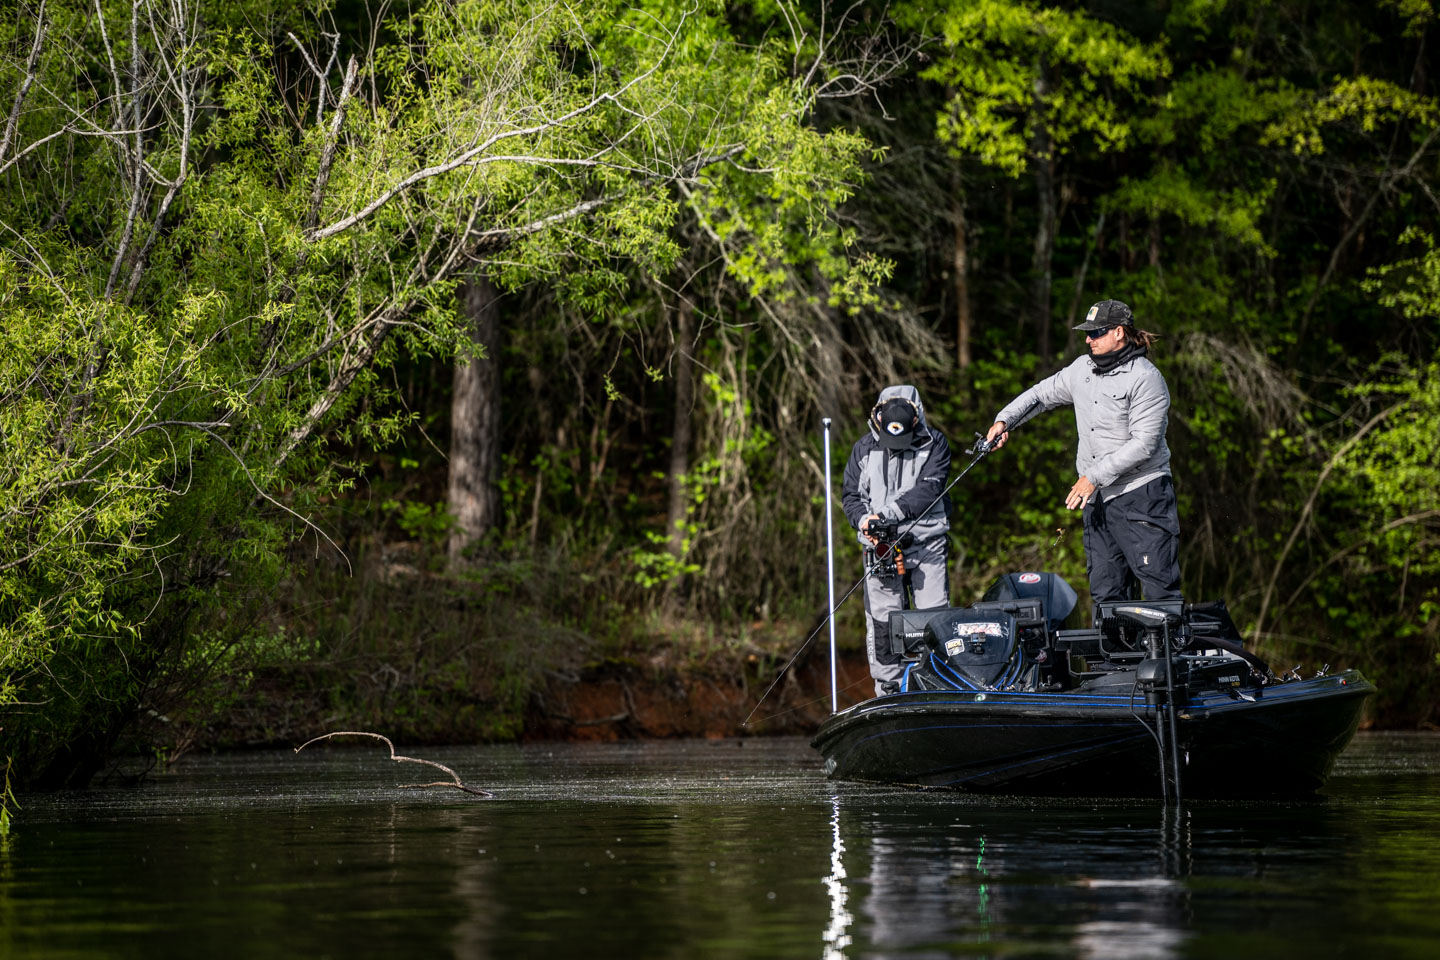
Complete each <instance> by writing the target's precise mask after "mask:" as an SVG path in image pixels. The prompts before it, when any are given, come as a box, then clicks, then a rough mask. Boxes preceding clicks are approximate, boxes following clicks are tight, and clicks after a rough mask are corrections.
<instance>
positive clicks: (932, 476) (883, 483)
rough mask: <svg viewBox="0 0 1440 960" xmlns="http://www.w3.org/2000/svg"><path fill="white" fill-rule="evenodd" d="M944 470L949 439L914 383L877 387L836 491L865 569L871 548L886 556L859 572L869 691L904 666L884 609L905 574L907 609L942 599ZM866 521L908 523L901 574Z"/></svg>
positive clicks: (903, 527)
mask: <svg viewBox="0 0 1440 960" xmlns="http://www.w3.org/2000/svg"><path fill="white" fill-rule="evenodd" d="M949 474H950V444H949V442H948V441H947V440H946V439H945V435H944V434H942V433H941V432H940V431H939V430H936V429H935V428H934V427H931V426H930V425H929V424H928V423H926V421H925V406H924V404H922V403H921V402H920V391H918V390H916V389H915V388H914V387H912V386H908V385H901V386H893V387H886V388H885V389H884V390H881V391H880V397H879V399H878V400H876V401H875V406H874V407H873V408H872V409H871V411H870V429H869V430H868V431H866V433H865V434H864V435H863V436H862V437H861V438H860V439H859V440H857V441H855V446H854V447H853V448H852V449H851V450H850V461H849V462H848V463H847V464H846V465H845V481H844V486H843V489H842V491H841V495H840V504H841V506H842V507H843V508H844V510H845V516H846V517H847V518H848V519H849V520H850V525H851V526H852V527H854V528H855V531H856V533H855V537H856V540H858V541H859V543H860V546H861V547H863V548H865V554H864V559H865V566H866V569H869V568H870V566H871V565H872V564H874V563H875V561H876V555H877V552H878V554H879V556H880V558H881V559H883V560H889V561H891V562H889V563H885V564H882V566H883V567H884V568H885V572H883V573H880V572H877V573H875V574H871V575H870V576H869V577H867V578H866V580H865V613H866V618H865V652H866V654H867V655H868V656H869V658H870V676H871V677H873V678H874V680H875V695H876V696H877V697H878V696H880V695H882V694H886V693H896V692H898V691H899V680H900V677H901V675H902V674H903V673H904V667H903V665H902V664H901V662H900V658H899V656H898V655H896V654H895V653H894V652H893V651H892V650H891V649H890V614H891V613H893V612H895V611H896V610H900V609H901V608H902V607H903V606H904V598H905V583H904V580H905V578H906V577H908V578H909V580H910V586H911V589H912V590H913V592H914V595H915V609H917V610H924V609H926V608H928V607H948V606H949V605H950V584H949V576H948V574H947V572H946V569H945V553H946V545H947V544H946V533H947V531H949V529H950V519H949V513H950V504H949V498H948V497H947V498H941V497H940V494H941V492H942V491H944V489H945V479H946V477H948V476H949ZM872 523H874V524H877V528H878V525H889V526H893V527H895V528H896V532H897V533H903V532H905V531H907V530H908V531H909V534H910V538H911V542H910V543H909V544H908V545H906V544H902V545H901V546H900V559H901V561H902V563H903V565H904V576H902V575H901V571H899V570H895V569H894V563H893V561H894V554H893V550H892V545H891V544H889V543H881V542H880V541H879V540H878V539H877V538H876V537H875V536H874V535H873V533H874V531H873V530H872V529H871V524H872Z"/></svg>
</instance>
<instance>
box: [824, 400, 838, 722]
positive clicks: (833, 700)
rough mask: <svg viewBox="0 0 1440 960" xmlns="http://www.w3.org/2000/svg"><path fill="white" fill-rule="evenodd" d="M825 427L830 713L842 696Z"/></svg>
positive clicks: (826, 580) (828, 429) (826, 589)
mask: <svg viewBox="0 0 1440 960" xmlns="http://www.w3.org/2000/svg"><path fill="white" fill-rule="evenodd" d="M820 422H821V423H822V424H824V425H825V596H826V598H827V599H826V603H827V604H829V606H828V607H827V609H828V610H829V611H830V612H829V613H828V614H827V615H826V617H825V619H827V620H829V621H830V712H831V713H836V712H837V711H839V709H840V696H839V694H838V693H837V691H836V685H835V534H834V530H833V527H834V524H833V523H832V522H831V511H830V418H829V417H826V418H825V419H824V420H822V421H820Z"/></svg>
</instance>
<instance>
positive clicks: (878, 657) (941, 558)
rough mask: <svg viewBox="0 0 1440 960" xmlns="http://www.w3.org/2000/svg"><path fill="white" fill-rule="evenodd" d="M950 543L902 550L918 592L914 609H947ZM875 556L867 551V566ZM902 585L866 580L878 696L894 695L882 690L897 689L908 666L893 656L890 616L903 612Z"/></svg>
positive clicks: (868, 638)
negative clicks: (885, 687)
mask: <svg viewBox="0 0 1440 960" xmlns="http://www.w3.org/2000/svg"><path fill="white" fill-rule="evenodd" d="M947 545H948V541H947V540H946V538H945V537H935V538H933V539H931V540H927V541H926V542H924V543H917V544H915V545H914V546H912V547H909V548H907V549H905V550H902V551H901V552H900V553H901V556H902V557H903V558H904V560H905V569H906V571H908V572H909V574H910V586H911V588H912V589H913V590H914V591H915V609H916V610H924V609H925V608H927V607H948V606H949V605H950V577H949V576H948V575H947V572H946V569H945V554H946V549H947ZM873 556H874V554H873V553H872V552H871V551H869V550H866V551H865V562H866V564H867V565H868V564H869V562H870V561H871V559H872V558H873ZM902 595H903V585H902V584H901V582H900V578H899V577H896V576H883V577H882V576H880V575H878V574H871V575H870V576H869V577H866V578H865V614H866V616H865V653H866V655H867V656H868V657H869V658H870V676H872V677H874V678H875V695H876V696H877V697H878V696H880V695H881V694H884V693H888V692H894V691H887V690H885V689H883V685H884V684H886V683H892V684H895V685H896V686H897V689H898V684H899V681H900V678H901V676H903V675H904V673H905V665H904V664H903V663H901V662H900V660H899V658H898V657H894V656H891V655H890V652H889V642H890V614H892V613H894V612H895V611H896V610H899V609H900V608H901V597H902ZM877 643H878V644H879V646H880V649H879V651H878V652H877V650H876V644H877Z"/></svg>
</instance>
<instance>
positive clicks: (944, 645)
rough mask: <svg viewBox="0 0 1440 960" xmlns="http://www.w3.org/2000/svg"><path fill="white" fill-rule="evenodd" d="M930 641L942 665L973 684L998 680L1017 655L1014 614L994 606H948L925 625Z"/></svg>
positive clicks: (1009, 667)
mask: <svg viewBox="0 0 1440 960" xmlns="http://www.w3.org/2000/svg"><path fill="white" fill-rule="evenodd" d="M925 642H926V643H927V644H929V646H930V649H931V651H933V652H934V654H935V659H936V660H937V661H939V664H940V666H941V669H942V671H943V668H945V667H948V668H949V669H950V670H951V671H953V672H954V673H957V674H959V675H960V676H961V677H963V678H964V679H965V680H968V681H969V682H970V683H973V684H975V685H976V686H981V687H993V686H995V685H996V684H998V683H1000V681H1001V680H1002V679H1004V677H1005V676H1006V674H1008V673H1009V672H1010V670H1011V668H1012V667H1013V666H1014V665H1015V660H1016V658H1017V657H1018V656H1019V651H1018V650H1017V649H1016V648H1017V642H1016V639H1015V618H1014V617H1012V616H1010V614H1008V613H1003V612H1000V611H993V610H949V611H947V612H945V613H939V614H936V615H935V616H933V617H931V618H930V622H929V623H928V624H926V625H925Z"/></svg>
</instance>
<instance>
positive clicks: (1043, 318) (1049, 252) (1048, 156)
mask: <svg viewBox="0 0 1440 960" xmlns="http://www.w3.org/2000/svg"><path fill="white" fill-rule="evenodd" d="M1048 93H1049V84H1048V82H1047V81H1046V79H1045V68H1044V66H1043V65H1041V67H1040V69H1039V70H1038V71H1037V72H1036V75H1035V106H1034V112H1033V114H1032V117H1031V122H1032V123H1033V124H1034V125H1035V127H1034V132H1033V133H1032V134H1031V138H1030V157H1031V163H1032V164H1033V165H1034V169H1035V195H1036V203H1035V206H1036V212H1037V213H1038V214H1039V222H1038V223H1037V224H1036V227H1035V248H1034V251H1033V254H1032V257H1031V261H1030V278H1031V279H1030V319H1031V323H1032V324H1033V325H1034V327H1035V337H1036V350H1037V351H1038V352H1039V354H1040V365H1041V366H1042V367H1043V366H1046V365H1048V364H1049V362H1050V289H1051V283H1052V278H1051V261H1052V260H1053V258H1054V253H1055V156H1054V145H1053V144H1052V142H1051V139H1050V128H1049V127H1048V126H1046V123H1045V97H1046V95H1047V94H1048Z"/></svg>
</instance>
